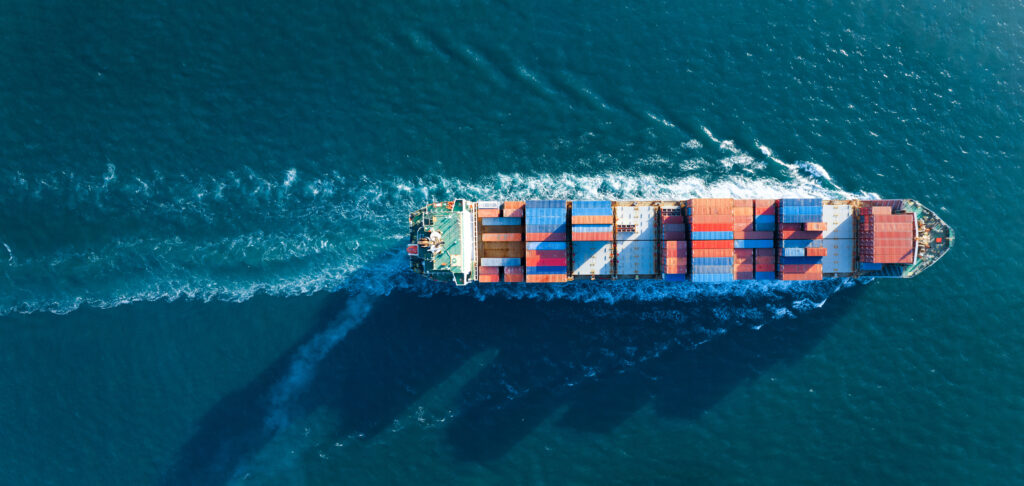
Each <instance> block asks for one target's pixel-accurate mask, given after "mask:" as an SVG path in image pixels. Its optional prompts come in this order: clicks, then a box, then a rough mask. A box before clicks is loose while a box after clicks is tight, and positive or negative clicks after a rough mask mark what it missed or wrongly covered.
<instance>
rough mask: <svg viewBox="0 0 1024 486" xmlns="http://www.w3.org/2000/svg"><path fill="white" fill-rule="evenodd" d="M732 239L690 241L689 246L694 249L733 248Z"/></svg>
mask: <svg viewBox="0 0 1024 486" xmlns="http://www.w3.org/2000/svg"><path fill="white" fill-rule="evenodd" d="M733 244H734V242H733V240H698V241H691V242H690V247H691V248H693V249H694V250H714V249H725V250H731V249H733Z"/></svg>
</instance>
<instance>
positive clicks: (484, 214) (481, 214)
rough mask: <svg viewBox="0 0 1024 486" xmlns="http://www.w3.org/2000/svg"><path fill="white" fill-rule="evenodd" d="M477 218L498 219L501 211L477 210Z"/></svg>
mask: <svg viewBox="0 0 1024 486" xmlns="http://www.w3.org/2000/svg"><path fill="white" fill-rule="evenodd" d="M476 216H477V217H478V218H497V217H500V216H501V210H500V209H477V210H476Z"/></svg>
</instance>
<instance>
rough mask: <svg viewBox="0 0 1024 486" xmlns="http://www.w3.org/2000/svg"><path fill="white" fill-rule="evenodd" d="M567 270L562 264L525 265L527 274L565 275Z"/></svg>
mask: <svg viewBox="0 0 1024 486" xmlns="http://www.w3.org/2000/svg"><path fill="white" fill-rule="evenodd" d="M567 270H568V269H567V268H566V267H565V266H564V265H546V266H536V267H531V266H529V265H527V266H526V274H527V275H531V274H532V275H566V274H568V272H567Z"/></svg>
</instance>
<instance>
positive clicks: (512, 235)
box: [481, 233, 523, 241]
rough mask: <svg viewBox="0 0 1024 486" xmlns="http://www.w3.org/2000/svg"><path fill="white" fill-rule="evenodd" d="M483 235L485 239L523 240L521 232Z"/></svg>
mask: <svg viewBox="0 0 1024 486" xmlns="http://www.w3.org/2000/svg"><path fill="white" fill-rule="evenodd" d="M481 236H482V237H483V240H484V241H523V235H522V234H520V233H484V234H483V235H481Z"/></svg>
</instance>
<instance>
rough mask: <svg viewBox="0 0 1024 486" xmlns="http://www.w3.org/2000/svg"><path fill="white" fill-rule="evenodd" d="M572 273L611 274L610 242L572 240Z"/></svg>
mask: <svg viewBox="0 0 1024 486" xmlns="http://www.w3.org/2000/svg"><path fill="white" fill-rule="evenodd" d="M572 274H573V275H611V274H612V242H610V241H574V242H572Z"/></svg>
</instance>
